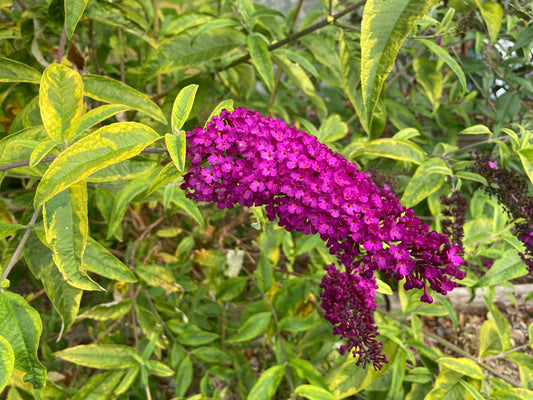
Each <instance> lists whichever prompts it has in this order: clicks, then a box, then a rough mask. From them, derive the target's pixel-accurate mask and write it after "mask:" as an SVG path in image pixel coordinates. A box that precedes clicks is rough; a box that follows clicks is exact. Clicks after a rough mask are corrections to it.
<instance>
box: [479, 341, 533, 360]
mask: <svg viewBox="0 0 533 400" xmlns="http://www.w3.org/2000/svg"><path fill="white" fill-rule="evenodd" d="M530 347H531V345H530V344H529V343H526V344H523V345H521V346H518V347H515V348H514V349H511V350H507V351H504V352H503V353H500V354H496V355H495V356H487V357H483V358H480V359H479V361H486V360H496V359H498V358H503V357H505V356H506V355H507V354H511V353H514V352H517V351H520V350H523V349H528V348H530Z"/></svg>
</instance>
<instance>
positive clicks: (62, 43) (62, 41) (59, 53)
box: [56, 24, 67, 64]
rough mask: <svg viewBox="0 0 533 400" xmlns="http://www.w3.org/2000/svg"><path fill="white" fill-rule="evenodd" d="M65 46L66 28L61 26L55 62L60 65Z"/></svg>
mask: <svg viewBox="0 0 533 400" xmlns="http://www.w3.org/2000/svg"><path fill="white" fill-rule="evenodd" d="M66 44H67V28H66V27H65V24H63V30H62V31H61V38H60V39H59V48H58V49H57V59H56V62H57V63H58V64H61V62H62V61H63V54H65V45H66Z"/></svg>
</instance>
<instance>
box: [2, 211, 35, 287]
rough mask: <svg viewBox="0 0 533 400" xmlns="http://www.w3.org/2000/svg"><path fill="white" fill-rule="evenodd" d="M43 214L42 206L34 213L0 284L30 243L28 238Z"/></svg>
mask: <svg viewBox="0 0 533 400" xmlns="http://www.w3.org/2000/svg"><path fill="white" fill-rule="evenodd" d="M40 213H41V206H39V207H37V210H35V211H34V212H33V215H32V216H31V220H30V223H29V224H28V226H27V227H26V231H25V232H24V235H23V236H22V239H20V242H19V244H18V245H17V248H16V249H15V252H14V253H13V256H11V260H9V264H7V267H6V269H5V270H4V272H3V273H2V277H1V278H0V282H1V281H3V280H4V279H6V278H7V276H8V275H9V273H10V272H11V270H12V269H13V267H14V266H15V264H16V263H17V261H18V259H19V257H20V253H21V252H22V249H23V248H24V245H25V244H26V242H27V241H28V237H29V236H30V232H31V228H32V227H33V225H34V224H35V221H37V217H39V214H40ZM0 291H3V289H2V288H1V287H0Z"/></svg>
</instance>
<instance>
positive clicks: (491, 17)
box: [476, 0, 503, 44]
mask: <svg viewBox="0 0 533 400" xmlns="http://www.w3.org/2000/svg"><path fill="white" fill-rule="evenodd" d="M476 5H477V7H478V8H479V11H480V12H481V16H482V17H483V20H484V21H485V24H486V25H487V30H488V31H489V38H490V43H491V44H494V43H495V42H496V40H498V35H499V33H500V28H501V27H502V23H503V8H502V6H501V5H500V4H499V3H498V2H496V1H490V0H489V1H485V2H482V1H481V0H476Z"/></svg>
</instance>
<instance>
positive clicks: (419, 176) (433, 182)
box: [400, 158, 452, 208]
mask: <svg viewBox="0 0 533 400" xmlns="http://www.w3.org/2000/svg"><path fill="white" fill-rule="evenodd" d="M443 173H446V175H451V174H452V172H451V171H450V169H449V168H448V166H447V165H446V163H445V162H444V161H443V160H442V159H441V158H430V159H429V160H427V161H425V162H424V163H422V164H421V165H420V166H419V167H418V168H417V169H416V172H415V174H414V175H413V177H412V178H411V180H410V181H409V183H408V184H407V187H406V188H405V191H404V192H403V196H402V198H401V200H400V201H401V203H402V205H403V206H404V207H407V208H411V207H414V206H415V205H417V204H418V203H420V202H421V201H422V200H424V199H426V198H427V197H428V196H429V195H431V194H432V193H434V192H436V191H437V190H439V189H440V187H441V186H442V184H443V183H444V175H443Z"/></svg>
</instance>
